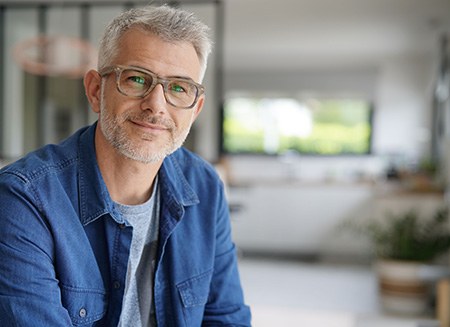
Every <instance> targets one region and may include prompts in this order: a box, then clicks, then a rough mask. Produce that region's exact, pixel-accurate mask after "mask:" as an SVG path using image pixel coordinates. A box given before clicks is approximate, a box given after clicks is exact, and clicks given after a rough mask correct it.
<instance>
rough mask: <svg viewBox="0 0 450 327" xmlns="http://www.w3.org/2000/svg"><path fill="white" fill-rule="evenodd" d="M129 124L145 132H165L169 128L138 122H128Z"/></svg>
mask: <svg viewBox="0 0 450 327" xmlns="http://www.w3.org/2000/svg"><path fill="white" fill-rule="evenodd" d="M130 122H131V123H132V124H134V125H135V126H137V127H138V128H141V129H144V130H146V131H147V132H165V131H168V130H169V127H167V126H165V125H162V124H158V123H148V122H143V121H139V120H130Z"/></svg>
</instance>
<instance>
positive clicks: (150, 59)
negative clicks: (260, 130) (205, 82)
mask: <svg viewBox="0 0 450 327" xmlns="http://www.w3.org/2000/svg"><path fill="white" fill-rule="evenodd" d="M119 48H120V50H119V52H118V55H117V56H116V57H115V59H114V62H113V65H122V66H135V67H140V68H144V69H147V70H150V71H152V72H154V73H155V74H157V75H158V76H161V77H186V78H191V79H193V80H194V81H196V82H199V81H198V80H199V76H200V63H199V61H198V57H197V54H196V52H195V50H194V48H193V47H192V45H190V44H187V43H168V42H165V41H163V40H161V39H160V38H158V37H157V36H155V35H153V34H149V33H146V32H143V31H141V30H139V29H131V30H130V31H128V32H126V33H125V34H124V35H123V37H122V38H121V41H120V47H119ZM203 100H204V99H203V96H201V98H200V99H199V101H198V102H197V104H196V105H195V106H194V108H192V109H178V108H175V107H173V106H172V105H170V104H169V103H167V102H166V100H165V97H164V93H163V87H162V85H160V84H159V85H157V86H155V88H154V89H153V90H152V91H151V92H150V93H149V94H148V95H146V96H145V97H144V98H132V97H128V96H126V95H123V94H121V93H120V92H118V90H117V88H116V78H115V73H114V72H113V73H111V74H108V75H106V76H105V77H103V80H102V85H101V97H100V106H99V126H100V129H101V131H102V134H103V137H104V138H105V139H106V141H107V142H108V143H109V145H111V146H112V148H114V149H115V150H117V151H119V152H120V153H121V154H122V155H124V156H126V157H128V158H130V159H133V160H137V161H140V162H144V163H150V162H159V161H161V160H163V159H164V157H166V156H167V155H169V154H170V153H172V152H173V151H175V150H176V149H178V148H179V147H180V146H181V145H182V144H183V142H184V140H185V139H186V137H187V135H188V133H189V130H190V127H191V125H192V123H193V122H194V120H195V118H196V117H197V116H198V114H199V113H200V110H201V108H202V105H203Z"/></svg>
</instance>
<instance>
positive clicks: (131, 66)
mask: <svg viewBox="0 0 450 327" xmlns="http://www.w3.org/2000/svg"><path fill="white" fill-rule="evenodd" d="M125 67H130V68H137V69H138V70H143V71H146V72H150V73H152V74H155V75H156V76H158V77H161V78H177V79H184V80H189V81H192V82H195V81H194V79H193V78H191V77H189V76H182V75H169V76H160V75H158V74H157V73H155V72H153V71H151V70H150V69H147V68H144V67H140V66H134V65H130V66H125Z"/></svg>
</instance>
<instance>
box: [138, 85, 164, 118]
mask: <svg viewBox="0 0 450 327" xmlns="http://www.w3.org/2000/svg"><path fill="white" fill-rule="evenodd" d="M166 107H167V101H166V97H165V95H164V88H163V86H162V85H161V84H156V85H155V87H154V88H153V90H151V91H150V92H149V93H148V94H147V95H146V96H145V97H144V98H143V99H142V102H141V109H142V110H151V111H153V113H160V112H164V111H166Z"/></svg>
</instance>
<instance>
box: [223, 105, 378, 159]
mask: <svg viewBox="0 0 450 327" xmlns="http://www.w3.org/2000/svg"><path fill="white" fill-rule="evenodd" d="M370 115H371V108H370V105H369V103H368V102H367V101H362V100H352V99H350V100H340V99H338V100H314V101H309V102H307V103H301V102H299V101H297V100H294V99H275V98H274V99H267V98H261V99H253V98H250V99H249V98H234V99H230V100H228V101H227V102H226V105H225V109H224V121H223V131H224V134H223V148H224V150H225V152H228V153H269V154H282V153H284V152H286V151H297V152H299V153H304V154H323V155H336V154H367V153H369V152H370V139H371V117H370Z"/></svg>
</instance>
